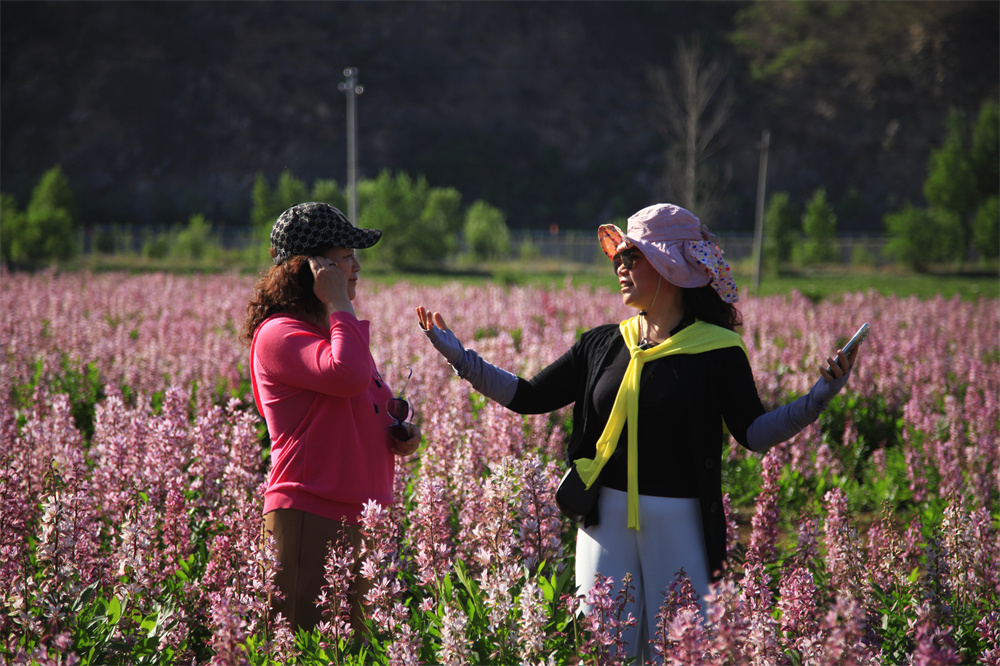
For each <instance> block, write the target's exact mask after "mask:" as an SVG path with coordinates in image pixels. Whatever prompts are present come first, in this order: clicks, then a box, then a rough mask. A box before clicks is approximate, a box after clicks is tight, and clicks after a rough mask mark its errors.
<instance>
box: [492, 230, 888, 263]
mask: <svg viewBox="0 0 1000 666" xmlns="http://www.w3.org/2000/svg"><path fill="white" fill-rule="evenodd" d="M510 237H511V248H512V251H513V252H514V253H515V254H518V253H520V254H522V255H523V254H524V253H526V252H530V253H533V254H535V256H539V257H544V258H547V259H548V258H551V259H557V260H561V261H567V262H573V263H581V264H589V263H597V262H599V261H600V260H601V259H602V258H603V257H604V254H603V253H602V252H601V248H600V245H599V244H598V242H597V234H596V232H595V233H590V232H577V231H570V232H562V231H561V232H559V233H557V234H550V233H548V232H545V231H533V230H515V231H511V234H510ZM717 239H718V243H719V245H720V246H721V247H722V249H723V250H724V251H725V253H726V260H727V261H729V262H730V263H736V262H740V261H746V260H750V259H752V258H753V234H750V233H729V234H726V233H722V234H717ZM887 244H888V239H886V238H884V237H882V236H839V237H837V239H836V240H835V241H834V246H835V248H836V250H837V252H838V256H839V257H840V263H842V264H848V263H855V262H861V263H867V264H871V265H876V266H880V265H882V264H885V263H889V262H890V261H891V259H890V258H889V257H887V256H886V252H885V248H886V245H887Z"/></svg>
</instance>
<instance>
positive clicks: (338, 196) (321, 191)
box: [250, 169, 356, 260]
mask: <svg viewBox="0 0 1000 666" xmlns="http://www.w3.org/2000/svg"><path fill="white" fill-rule="evenodd" d="M250 196H251V202H252V205H251V207H250V225H251V228H252V229H253V235H254V238H256V239H257V240H258V242H259V249H258V250H255V251H259V253H260V257H261V259H262V260H266V259H268V258H269V257H270V253H269V249H270V247H271V228H272V227H273V226H274V222H275V221H276V220H277V219H278V216H279V215H281V214H282V213H283V212H285V211H286V210H288V209H289V208H291V207H292V206H294V205H296V204H300V203H306V202H309V201H322V202H324V203H328V204H330V205H332V206H336V207H337V208H339V209H340V210H341V211H346V210H347V195H346V194H345V193H344V191H343V190H341V189H340V186H339V185H337V181H335V180H330V179H322V178H317V179H316V180H315V181H313V185H312V191H311V192H310V190H309V188H307V187H306V185H305V183H304V182H302V181H301V180H300V179H299V178H296V177H295V175H294V174H292V172H291V171H289V170H288V169H285V170H284V171H282V172H281V175H280V176H279V177H278V182H277V183H276V185H275V187H274V190H273V191H272V189H271V186H270V184H269V183H268V182H267V178H266V177H265V176H264V174H262V173H258V174H257V177H256V178H255V179H254V183H253V191H252V193H251V195H250ZM352 222H356V221H355V220H352Z"/></svg>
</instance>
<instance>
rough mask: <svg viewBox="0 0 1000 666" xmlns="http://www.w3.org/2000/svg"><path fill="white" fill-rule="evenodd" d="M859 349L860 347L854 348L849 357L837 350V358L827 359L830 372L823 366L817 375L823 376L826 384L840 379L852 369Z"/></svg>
mask: <svg viewBox="0 0 1000 666" xmlns="http://www.w3.org/2000/svg"><path fill="white" fill-rule="evenodd" d="M859 349H861V347H860V346H858V347H855V348H854V349H852V350H851V353H850V354H849V355H845V354H844V352H843V350H839V349H838V350H837V358H836V359H833V358H828V359H826V361H827V366H829V368H830V370H827V368H826V367H825V366H820V368H819V374H821V375H823V379H825V380H826V381H828V382H832V381H835V380H837V379H840V378H841V377H843V376H844V375H846V374H847V373H848V372H850V370H851V368H853V367H854V361H855V360H856V359H857V358H858V350H859Z"/></svg>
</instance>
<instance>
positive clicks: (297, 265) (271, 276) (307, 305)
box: [240, 252, 326, 347]
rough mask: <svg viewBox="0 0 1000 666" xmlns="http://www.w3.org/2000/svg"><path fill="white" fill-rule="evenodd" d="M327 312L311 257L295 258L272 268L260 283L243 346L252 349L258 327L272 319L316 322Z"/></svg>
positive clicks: (252, 300) (242, 336) (245, 322)
mask: <svg viewBox="0 0 1000 666" xmlns="http://www.w3.org/2000/svg"><path fill="white" fill-rule="evenodd" d="M316 254H319V253H318V252H317V253H316ZM324 312H326V309H325V308H324V307H323V303H322V301H320V300H319V298H317V296H316V294H315V293H314V292H313V274H312V270H311V269H310V268H309V257H307V256H305V255H297V256H294V257H291V258H290V259H288V260H287V261H284V262H282V263H280V264H278V265H277V266H272V267H271V268H270V269H268V271H267V272H266V273H264V274H263V275H262V276H261V277H260V279H258V280H257V283H256V284H255V285H254V287H253V295H252V296H251V297H250V302H249V303H247V311H246V317H245V318H244V320H243V329H242V330H241V331H240V342H242V343H243V344H244V345H246V346H248V347H249V346H250V343H251V342H253V334H254V333H255V332H256V331H257V327H258V326H260V325H261V324H262V323H263V322H264V320H265V319H267V318H268V317H270V316H271V315H275V314H278V313H285V314H290V315H295V316H299V317H305V318H307V319H313V318H317V317H322V316H323V313H324Z"/></svg>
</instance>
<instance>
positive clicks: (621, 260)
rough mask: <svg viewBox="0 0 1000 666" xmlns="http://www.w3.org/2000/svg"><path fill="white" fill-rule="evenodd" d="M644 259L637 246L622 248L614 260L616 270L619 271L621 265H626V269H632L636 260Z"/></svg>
mask: <svg viewBox="0 0 1000 666" xmlns="http://www.w3.org/2000/svg"><path fill="white" fill-rule="evenodd" d="M636 259H642V255H641V254H639V252H638V251H637V250H636V249H635V248H628V249H627V250H622V251H621V252H619V253H618V254H616V255H615V258H614V259H612V261H613V262H614V264H615V272H617V271H618V267H619V266H624V267H625V270H627V271H630V270H632V267H633V266H635V260H636Z"/></svg>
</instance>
